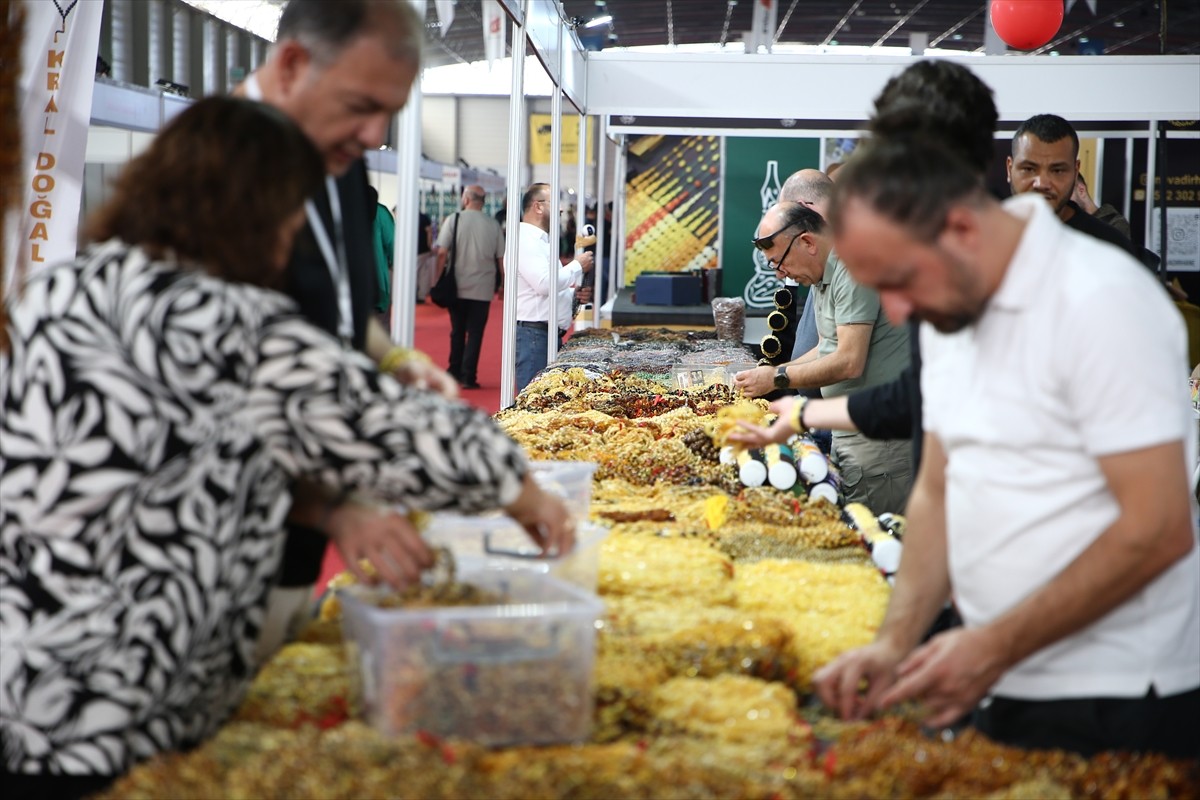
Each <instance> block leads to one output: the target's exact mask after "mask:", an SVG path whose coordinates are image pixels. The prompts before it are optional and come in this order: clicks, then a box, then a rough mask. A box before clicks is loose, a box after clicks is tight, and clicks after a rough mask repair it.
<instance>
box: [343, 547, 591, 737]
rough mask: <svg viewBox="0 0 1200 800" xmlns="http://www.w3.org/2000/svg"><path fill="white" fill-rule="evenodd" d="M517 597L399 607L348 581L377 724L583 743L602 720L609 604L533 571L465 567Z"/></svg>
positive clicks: (361, 672)
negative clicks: (599, 682)
mask: <svg viewBox="0 0 1200 800" xmlns="http://www.w3.org/2000/svg"><path fill="white" fill-rule="evenodd" d="M460 579H461V580H463V581H464V582H467V583H471V584H474V585H476V586H478V587H480V588H482V589H486V590H489V591H493V592H498V593H500V594H502V595H503V596H504V597H505V598H506V599H507V601H508V602H507V603H506V604H505V605H494V606H469V607H459V608H434V609H413V610H405V609H394V608H379V607H377V606H374V605H371V604H369V603H368V602H366V601H367V600H369V599H370V598H371V597H372V595H375V596H379V594H380V592H379V590H377V589H368V588H364V587H361V586H352V587H347V588H343V589H339V590H338V597H339V598H340V600H341V602H342V630H343V632H344V634H345V638H346V643H347V652H348V655H349V658H350V663H351V668H352V670H353V671H354V672H353V674H354V676H355V678H356V679H357V684H358V686H357V688H358V694H359V697H360V700H361V703H362V708H363V711H364V713H365V716H366V718H367V720H368V722H369V723H370V724H371V725H373V726H374V727H375V728H376V729H377V730H380V731H382V732H384V733H387V734H392V735H394V734H408V733H414V732H416V731H425V732H428V733H431V734H434V735H436V736H455V737H461V738H465V739H471V740H473V741H476V742H479V743H480V744H483V745H487V746H500V745H518V744H550V743H555V742H581V741H584V740H586V739H587V738H588V736H589V735H590V732H591V725H592V666H593V663H594V661H595V653H596V626H595V623H596V620H597V619H598V618H599V617H600V615H601V614H602V613H603V611H604V605H603V603H601V602H600V601H599V600H598V599H597V598H596V597H595V596H593V595H590V594H588V593H586V592H584V591H582V590H580V589H578V588H576V587H574V586H571V585H570V584H567V583H564V582H563V581H559V580H557V579H555V578H551V577H549V576H548V575H541V574H539V573H536V572H529V571H525V570H495V571H486V572H478V573H472V574H467V575H463V576H461V578H460Z"/></svg>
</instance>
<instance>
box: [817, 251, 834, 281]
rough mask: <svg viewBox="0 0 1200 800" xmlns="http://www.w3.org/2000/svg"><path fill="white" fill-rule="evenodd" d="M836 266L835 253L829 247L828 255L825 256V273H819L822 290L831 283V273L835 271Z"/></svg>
mask: <svg viewBox="0 0 1200 800" xmlns="http://www.w3.org/2000/svg"><path fill="white" fill-rule="evenodd" d="M837 265H838V255H837V251H836V250H834V249H833V248H832V247H831V248H829V255H827V256H825V272H823V273H821V280H820V281H819V282H820V284H821V286H822V288H823V287H826V286H828V285H829V284H831V283H833V273H834V272H836V271H837Z"/></svg>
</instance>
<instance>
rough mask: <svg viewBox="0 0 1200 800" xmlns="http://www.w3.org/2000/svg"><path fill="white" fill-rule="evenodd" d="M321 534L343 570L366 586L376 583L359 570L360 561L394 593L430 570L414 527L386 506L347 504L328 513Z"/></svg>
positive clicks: (354, 501)
mask: <svg viewBox="0 0 1200 800" xmlns="http://www.w3.org/2000/svg"><path fill="white" fill-rule="evenodd" d="M325 534H326V535H327V536H328V537H329V538H330V539H331V540H333V543H334V544H335V545H336V546H337V549H338V552H339V553H341V555H342V559H343V560H344V561H345V562H346V568H347V569H349V570H350V571H351V572H352V573H354V575H355V576H356V577H357V578H358V579H359V580H360V581H362V582H363V583H366V584H373V583H375V582H376V579H375V578H374V577H373V576H371V575H369V574H368V573H367V572H366V571H365V570H364V569H363V568H362V565H361V564H360V562H361V561H362V560H364V559H365V560H366V561H368V562H370V564H371V566H373V567H374V568H375V572H376V573H377V574H378V576H379V578H381V579H383V580H384V581H385V582H387V583H388V584H390V585H391V586H392V587H394V588H395V589H397V590H398V591H403V590H404V589H406V588H407V587H408V586H410V585H412V584H414V583H416V582H417V581H418V580H420V579H421V572H422V570H426V569H429V568H430V567H432V566H433V561H434V559H433V553H432V552H431V551H430V549H429V547H428V545H426V544H425V541H424V540H423V539H422V538H421V535H420V534H419V533H418V532H417V529H416V527H415V526H414V525H413V524H412V522H410V521H409V519H408V517H406V516H404V515H403V514H399V513H397V512H396V511H395V510H394V509H392V508H390V507H388V506H384V505H376V504H374V503H368V502H364V501H362V500H358V499H353V498H352V499H350V500H347V501H345V502H343V503H342V504H340V505H338V506H335V507H334V508H333V510H331V511H330V512H329V516H328V518H327V520H326V522H325Z"/></svg>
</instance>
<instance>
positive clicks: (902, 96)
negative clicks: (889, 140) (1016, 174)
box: [838, 59, 999, 180]
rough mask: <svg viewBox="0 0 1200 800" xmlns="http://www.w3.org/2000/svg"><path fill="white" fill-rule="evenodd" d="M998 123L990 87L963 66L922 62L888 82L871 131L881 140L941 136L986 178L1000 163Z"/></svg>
mask: <svg viewBox="0 0 1200 800" xmlns="http://www.w3.org/2000/svg"><path fill="white" fill-rule="evenodd" d="M997 119H999V115H998V114H997V113H996V104H995V102H994V101H993V100H992V90H991V89H990V88H988V85H987V84H986V83H984V82H983V81H981V80H980V79H979V78H978V77H977V76H976V75H975V73H973V72H971V70H969V69H967V68H966V67H964V66H962V65H961V64H956V63H954V62H953V61H944V60H941V59H937V60H924V61H918V62H917V63H915V64H913V65H912V66H910V67H908V68H907V69H905V70H904V71H903V72H901V73H900V74H899V75H897V76H896V77H894V78H892V79H891V80H890V81H888V82H887V84H886V85H885V86H884V87H883V91H882V92H880V93H879V96H878V97H876V98H875V115H874V116H873V117H872V118H871V121H870V123H869V125H868V128H869V130H870V131H871V133H872V134H873V135H874V136H875V137H877V138H879V137H889V136H910V137H913V138H916V137H919V136H937V137H939V138H940V139H941V140H942V141H943V142H944V144H945V146H946V147H947V148H948V149H953V150H955V151H956V152H957V153H958V154H959V156H960V158H962V159H963V160H964V161H965V162H966V163H967V164H968V165H969V166H971V167H973V168H974V169H975V170H976V171H977V172H979V173H986V172H987V170H988V167H989V166H990V165H991V163H992V160H993V158H994V157H995V143H994V138H993V136H992V134H993V132H994V131H995V129H996V120H997ZM838 180H841V177H840V176H839V178H838Z"/></svg>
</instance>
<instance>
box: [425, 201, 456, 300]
mask: <svg viewBox="0 0 1200 800" xmlns="http://www.w3.org/2000/svg"><path fill="white" fill-rule="evenodd" d="M457 258H458V214H455V215H454V223H453V227H452V228H451V232H450V263H448V264H447V265H446V271H445V272H443V273H442V275H441V277H440V278H438V279H437V283H435V284H434V285H433V288H432V289H430V290H429V299H430V300H432V301H433V304H434V305H435V306H439V307H441V308H450V307H451V306H454V305H456V304H457V303H458V278H456V277H454V262H455V260H456V259H457Z"/></svg>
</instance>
